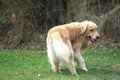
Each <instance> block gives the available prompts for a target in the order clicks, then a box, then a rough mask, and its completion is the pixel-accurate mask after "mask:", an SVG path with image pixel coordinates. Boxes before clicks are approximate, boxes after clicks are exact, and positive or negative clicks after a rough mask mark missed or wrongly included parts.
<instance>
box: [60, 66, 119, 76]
mask: <svg viewBox="0 0 120 80" xmlns="http://www.w3.org/2000/svg"><path fill="white" fill-rule="evenodd" d="M61 71H62V74H63V75H71V73H70V71H69V70H68V69H67V68H64V69H62V70H61ZM76 72H77V73H78V74H79V75H80V74H87V75H94V76H95V75H96V76H98V75H105V74H107V75H113V74H114V75H120V70H113V69H107V68H97V67H94V68H89V69H88V72H85V71H83V70H81V69H80V68H78V67H77V68H76Z"/></svg>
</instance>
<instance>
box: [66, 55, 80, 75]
mask: <svg viewBox="0 0 120 80" xmlns="http://www.w3.org/2000/svg"><path fill="white" fill-rule="evenodd" d="M64 63H65V65H66V67H67V68H68V69H69V70H70V72H71V74H72V75H78V74H77V72H76V70H75V66H74V63H73V59H72V58H71V57H70V58H69V62H66V61H65V62H64Z"/></svg>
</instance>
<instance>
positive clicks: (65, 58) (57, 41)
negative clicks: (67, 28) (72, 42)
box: [52, 34, 73, 63]
mask: <svg viewBox="0 0 120 80" xmlns="http://www.w3.org/2000/svg"><path fill="white" fill-rule="evenodd" d="M52 41H53V42H52V48H53V51H54V52H55V55H56V57H57V59H59V60H62V62H68V63H69V58H70V56H71V55H73V53H72V52H71V50H70V48H69V46H68V45H67V44H65V43H64V41H63V39H62V38H61V36H60V35H59V34H58V35H57V36H56V37H55V36H53V37H52Z"/></svg>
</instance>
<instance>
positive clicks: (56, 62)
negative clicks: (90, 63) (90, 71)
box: [46, 21, 99, 75]
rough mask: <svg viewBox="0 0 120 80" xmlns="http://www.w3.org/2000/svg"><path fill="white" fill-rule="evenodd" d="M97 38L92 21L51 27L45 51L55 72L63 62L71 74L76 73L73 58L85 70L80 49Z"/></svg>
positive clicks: (95, 28) (58, 70) (95, 27)
mask: <svg viewBox="0 0 120 80" xmlns="http://www.w3.org/2000/svg"><path fill="white" fill-rule="evenodd" d="M98 38H99V34H98V32H97V25H96V24H95V23H94V22H92V21H83V22H72V23H69V24H64V25H59V26H55V27H53V28H51V29H50V30H49V32H48V35H47V40H46V42H47V53H48V58H49V61H50V63H51V65H52V68H53V70H54V71H55V72H60V63H63V64H64V65H65V66H66V67H67V68H68V69H69V70H70V72H71V73H72V74H73V75H77V72H76V70H75V66H74V63H73V61H74V58H75V60H76V61H77V63H78V65H79V66H80V68H81V69H82V70H85V71H87V68H86V66H85V63H84V59H83V57H82V55H81V50H84V49H86V48H87V47H88V45H89V44H90V43H91V42H92V43H95V42H96V41H97V39H98Z"/></svg>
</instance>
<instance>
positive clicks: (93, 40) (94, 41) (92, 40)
mask: <svg viewBox="0 0 120 80" xmlns="http://www.w3.org/2000/svg"><path fill="white" fill-rule="evenodd" d="M89 40H90V41H91V42H92V43H96V42H97V39H92V38H91V37H90V36H89Z"/></svg>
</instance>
